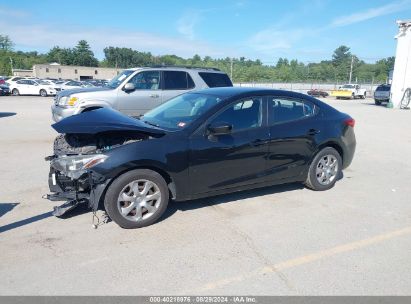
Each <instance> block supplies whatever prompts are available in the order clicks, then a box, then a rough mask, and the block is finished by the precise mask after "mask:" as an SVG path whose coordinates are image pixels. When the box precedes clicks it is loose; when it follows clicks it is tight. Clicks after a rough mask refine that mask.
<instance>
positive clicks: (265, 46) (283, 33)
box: [248, 27, 312, 54]
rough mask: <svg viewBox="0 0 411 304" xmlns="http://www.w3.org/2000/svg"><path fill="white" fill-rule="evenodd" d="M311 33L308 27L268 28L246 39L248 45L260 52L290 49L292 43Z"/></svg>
mask: <svg viewBox="0 0 411 304" xmlns="http://www.w3.org/2000/svg"><path fill="white" fill-rule="evenodd" d="M311 33H312V31H311V30H309V29H299V28H295V29H284V30H282V29H280V28H277V27H275V28H269V29H265V30H262V31H259V32H257V33H256V34H254V35H253V36H252V37H251V38H250V39H249V41H248V44H249V46H250V47H251V48H252V49H254V50H256V51H258V52H261V53H266V54H269V53H271V52H273V51H278V50H288V49H291V48H292V46H293V44H294V43H295V42H297V41H299V40H300V39H302V38H304V37H306V36H307V35H310V34H311Z"/></svg>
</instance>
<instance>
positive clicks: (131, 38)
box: [0, 7, 232, 58]
mask: <svg viewBox="0 0 411 304" xmlns="http://www.w3.org/2000/svg"><path fill="white" fill-rule="evenodd" d="M3 11H4V10H3V9H2V8H1V7H0V29H1V33H2V34H6V35H9V36H10V38H11V40H12V41H13V42H14V43H15V45H16V48H18V49H24V50H32V49H35V50H38V51H40V52H46V51H48V50H49V49H50V48H51V47H53V46H56V45H58V46H60V47H74V46H75V45H76V44H77V42H78V41H79V40H82V39H85V40H87V41H88V42H89V44H90V46H91V48H92V50H93V51H94V53H95V54H96V56H97V57H98V58H103V57H104V54H103V49H104V48H105V47H107V46H114V47H115V46H118V47H128V48H132V49H136V50H139V51H146V52H152V53H154V54H176V55H178V56H182V57H191V56H193V55H194V54H199V55H201V56H205V55H209V56H225V55H226V54H227V53H231V52H232V50H229V49H225V48H224V47H215V46H213V45H211V44H209V43H207V42H204V41H199V40H191V39H190V35H188V37H172V36H165V35H159V34H154V33H150V32H143V31H138V30H128V31H127V30H123V29H115V28H100V27H99V28H86V29H85V28H84V27H75V26H71V25H64V24H49V23H41V22H40V23H39V22H38V21H36V20H31V19H30V18H25V19H24V20H16V19H15V18H14V16H10V15H6V14H3ZM22 13H24V12H22ZM188 33H189V32H188ZM189 34H190V33H189ZM193 35H194V34H193ZM193 35H191V37H193Z"/></svg>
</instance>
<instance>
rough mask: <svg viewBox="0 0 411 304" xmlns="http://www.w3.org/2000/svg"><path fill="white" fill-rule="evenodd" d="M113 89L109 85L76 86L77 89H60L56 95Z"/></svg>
mask: <svg viewBox="0 0 411 304" xmlns="http://www.w3.org/2000/svg"><path fill="white" fill-rule="evenodd" d="M109 90H113V89H112V88H110V87H96V88H78V89H68V90H63V91H61V92H60V93H59V94H58V96H60V97H62V96H68V95H73V94H77V93H83V92H99V91H109Z"/></svg>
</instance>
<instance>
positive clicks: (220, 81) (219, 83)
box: [198, 72, 233, 88]
mask: <svg viewBox="0 0 411 304" xmlns="http://www.w3.org/2000/svg"><path fill="white" fill-rule="evenodd" d="M198 74H199V75H200V77H201V78H202V79H203V80H204V82H205V83H206V84H207V86H208V87H209V88H217V87H232V86H233V83H232V82H231V80H230V78H229V77H228V75H227V74H223V73H210V72H199V73H198Z"/></svg>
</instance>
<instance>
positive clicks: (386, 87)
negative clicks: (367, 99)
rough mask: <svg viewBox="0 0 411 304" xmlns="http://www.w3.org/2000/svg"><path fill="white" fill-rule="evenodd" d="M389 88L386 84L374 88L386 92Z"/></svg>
mask: <svg viewBox="0 0 411 304" xmlns="http://www.w3.org/2000/svg"><path fill="white" fill-rule="evenodd" d="M390 89H391V86H388V85H382V86H379V87H378V88H377V90H376V91H384V92H388V91H390Z"/></svg>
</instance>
